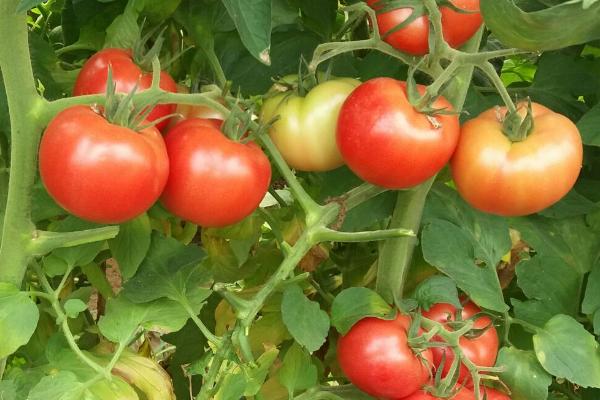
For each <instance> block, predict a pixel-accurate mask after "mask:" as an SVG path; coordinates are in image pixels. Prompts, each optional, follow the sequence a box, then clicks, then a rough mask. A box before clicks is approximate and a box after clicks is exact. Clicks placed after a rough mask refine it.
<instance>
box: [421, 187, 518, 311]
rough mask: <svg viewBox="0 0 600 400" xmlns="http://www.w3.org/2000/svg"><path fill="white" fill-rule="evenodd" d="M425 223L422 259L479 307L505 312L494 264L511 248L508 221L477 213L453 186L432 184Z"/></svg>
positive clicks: (422, 237)
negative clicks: (453, 283)
mask: <svg viewBox="0 0 600 400" xmlns="http://www.w3.org/2000/svg"><path fill="white" fill-rule="evenodd" d="M424 223H425V225H424V228H423V233H422V234H421V241H422V249H423V257H424V259H425V260H426V261H427V262H428V263H429V264H431V265H433V266H435V267H436V268H438V269H439V270H440V271H441V272H443V273H444V274H446V275H448V276H449V277H450V278H452V279H453V280H454V281H455V282H456V285H457V286H458V287H459V288H461V289H462V290H463V291H465V292H466V293H467V294H468V295H469V296H470V297H471V298H472V299H473V301H474V302H475V303H477V304H478V305H479V306H481V307H484V308H488V309H490V310H494V311H498V312H503V311H506V310H507V309H508V307H507V306H506V304H504V298H503V295H502V289H501V288H500V282H499V281H498V276H497V274H496V265H497V264H498V262H499V261H500V260H501V258H502V257H503V256H504V255H505V254H506V253H507V252H508V251H509V250H510V248H511V241H510V236H509V231H508V224H507V223H506V220H505V219H503V218H500V217H496V216H493V215H490V214H484V213H482V212H479V211H477V210H475V209H473V208H472V207H470V206H469V205H468V204H466V203H465V202H464V201H463V200H462V199H461V198H460V197H459V195H458V194H457V193H456V192H455V191H454V190H452V189H450V188H448V187H446V186H441V185H436V186H434V187H433V188H432V191H431V193H430V195H429V197H428V198H427V203H426V206H425V215H424Z"/></svg>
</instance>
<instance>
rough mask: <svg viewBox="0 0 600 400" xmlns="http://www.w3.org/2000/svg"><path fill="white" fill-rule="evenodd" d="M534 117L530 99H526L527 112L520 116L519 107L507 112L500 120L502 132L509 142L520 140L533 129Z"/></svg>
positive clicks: (525, 137)
mask: <svg viewBox="0 0 600 400" xmlns="http://www.w3.org/2000/svg"><path fill="white" fill-rule="evenodd" d="M533 128H534V119H533V110H532V108H531V99H529V98H528V99H527V114H526V115H525V116H524V117H522V116H521V114H520V113H519V107H518V108H517V109H516V110H515V111H512V112H510V111H509V112H507V113H506V115H505V116H504V119H503V121H502V132H503V133H504V134H505V135H506V136H507V137H508V138H509V139H510V141H511V142H522V141H523V140H525V139H527V136H529V134H530V133H531V132H532V131H533Z"/></svg>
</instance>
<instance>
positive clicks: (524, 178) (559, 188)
mask: <svg viewBox="0 0 600 400" xmlns="http://www.w3.org/2000/svg"><path fill="white" fill-rule="evenodd" d="M525 109H526V107H522V108H521V114H523V115H524V114H525V112H526V110H525ZM532 109H533V119H534V127H533V131H532V132H531V133H530V134H529V136H527V138H526V139H525V140H523V141H520V142H514V143H513V142H511V141H510V139H508V137H507V136H505V135H504V134H503V132H502V121H500V118H499V116H503V115H504V114H505V113H506V109H505V108H500V109H496V108H492V109H490V110H487V111H485V112H484V113H482V114H480V115H479V116H478V117H476V118H474V119H472V120H470V121H468V122H467V123H466V124H464V125H463V127H462V130H461V137H460V141H459V144H458V147H457V149H456V152H455V154H454V156H453V157H452V161H451V168H452V176H453V178H454V182H456V187H457V188H458V191H459V193H460V194H461V196H462V197H463V198H464V199H465V200H466V201H467V202H468V203H469V204H471V205H472V206H473V207H475V208H477V209H479V210H482V211H485V212H488V213H492V214H498V215H503V216H521V215H527V214H533V213H536V212H538V211H541V210H543V209H545V208H547V207H549V206H551V205H552V204H554V203H556V202H557V201H559V200H560V199H561V198H562V197H563V196H564V195H565V194H567V193H568V192H569V190H571V188H572V187H573V185H574V184H575V181H576V180H577V177H578V176H579V172H580V170H581V163H582V160H583V145H582V143H581V135H580V134H579V131H578V130H577V127H576V126H575V124H573V123H572V122H571V120H569V119H568V118H567V117H565V116H563V115H560V114H557V113H555V112H553V111H551V110H549V109H548V108H546V107H544V106H542V105H540V104H536V103H533V104H532Z"/></svg>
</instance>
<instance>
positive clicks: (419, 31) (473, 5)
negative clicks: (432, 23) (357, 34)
mask: <svg viewBox="0 0 600 400" xmlns="http://www.w3.org/2000/svg"><path fill="white" fill-rule="evenodd" d="M367 3H368V4H369V5H370V6H371V7H373V8H374V9H375V10H377V24H378V26H379V33H380V34H381V36H382V37H383V38H384V40H385V41H386V42H388V43H389V44H391V45H392V46H393V47H395V48H396V49H398V50H400V51H404V52H406V53H409V54H414V55H418V56H419V55H424V54H427V53H428V52H429V17H428V16H427V15H425V14H421V15H415V14H416V13H417V11H416V9H415V8H416V7H415V6H414V5H413V6H412V7H411V6H407V7H400V8H395V6H394V5H391V4H390V5H388V3H386V2H385V0H367ZM389 3H392V2H391V1H390V2H389ZM450 3H451V4H452V5H453V6H454V7H456V9H454V8H452V7H449V6H446V7H440V13H441V17H442V32H443V35H444V39H445V40H446V42H448V44H449V45H450V46H452V47H460V46H462V45H463V44H464V43H465V42H466V41H467V40H469V39H470V38H471V37H472V36H473V35H474V34H475V32H477V30H478V29H479V27H480V26H481V23H482V18H481V14H480V12H479V0H451V1H450ZM386 7H394V8H392V9H391V10H389V11H388V10H387V8H386ZM402 24H404V25H403V26H401V25H402ZM398 26H401V27H400V28H398Z"/></svg>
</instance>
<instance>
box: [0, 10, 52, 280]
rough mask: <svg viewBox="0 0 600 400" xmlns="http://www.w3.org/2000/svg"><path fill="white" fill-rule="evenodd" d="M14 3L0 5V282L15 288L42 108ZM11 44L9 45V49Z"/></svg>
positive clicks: (22, 261) (27, 233) (23, 261)
mask: <svg viewBox="0 0 600 400" xmlns="http://www.w3.org/2000/svg"><path fill="white" fill-rule="evenodd" d="M18 3H19V2H18V1H17V0H5V1H2V2H0V37H1V38H2V41H3V43H5V45H2V46H0V70H2V78H3V82H4V86H5V89H6V97H7V100H8V110H9V115H10V121H11V126H10V128H11V157H10V158H11V166H10V175H9V183H8V196H7V201H6V210H5V214H4V222H3V226H2V230H3V232H2V243H1V244H0V281H1V282H10V283H12V284H14V285H15V286H17V287H20V285H21V281H22V280H23V276H24V274H25V271H26V269H27V264H28V261H29V259H30V257H31V255H30V254H29V253H28V252H27V249H26V248H27V244H28V242H29V240H30V239H31V234H32V232H33V230H34V225H33V223H32V222H31V220H30V212H31V196H30V193H31V188H32V186H33V183H34V180H35V176H36V157H37V145H38V141H39V137H40V134H41V131H42V127H43V125H42V124H41V123H40V121H39V120H40V115H41V114H42V110H43V107H44V105H45V102H44V100H43V99H42V98H41V97H40V96H38V94H37V91H36V88H35V83H34V82H35V80H34V78H33V70H32V67H31V60H30V58H29V43H28V37H27V22H26V18H27V15H26V14H25V13H21V14H19V15H17V14H15V9H16V6H17V4H18ZM8 43H10V45H8Z"/></svg>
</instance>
